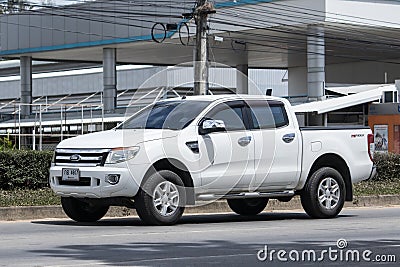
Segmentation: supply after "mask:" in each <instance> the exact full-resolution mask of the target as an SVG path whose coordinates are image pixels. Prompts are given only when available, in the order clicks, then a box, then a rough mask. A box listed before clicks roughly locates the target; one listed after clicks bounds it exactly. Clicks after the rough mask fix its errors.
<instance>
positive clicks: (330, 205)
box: [318, 177, 340, 210]
mask: <svg viewBox="0 0 400 267" xmlns="http://www.w3.org/2000/svg"><path fill="white" fill-rule="evenodd" d="M318 201H319V204H320V205H321V206H323V207H325V208H326V209H328V210H332V209H334V208H336V206H337V205H338V204H339V201H340V187H339V184H338V182H337V181H336V180H335V179H333V178H331V177H327V178H324V179H323V180H322V181H321V182H320V183H319V186H318Z"/></svg>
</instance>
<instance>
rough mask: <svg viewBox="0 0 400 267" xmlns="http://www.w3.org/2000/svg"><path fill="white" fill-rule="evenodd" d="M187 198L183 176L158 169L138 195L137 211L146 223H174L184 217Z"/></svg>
mask: <svg viewBox="0 0 400 267" xmlns="http://www.w3.org/2000/svg"><path fill="white" fill-rule="evenodd" d="M185 199H186V198H185V190H184V184H183V182H182V180H181V178H180V177H179V176H178V175H177V174H176V173H174V172H172V171H168V170H163V171H158V172H156V173H154V174H153V175H151V176H150V177H149V178H148V179H147V180H146V182H145V183H144V184H143V186H142V188H141V189H140V190H139V193H138V194H137V195H136V197H135V205H136V212H137V214H138V215H139V217H140V219H142V220H143V221H144V222H145V223H146V224H149V225H172V224H175V223H177V222H178V220H179V219H180V218H181V217H182V214H183V211H184V210H185V208H184V205H183V204H184V203H185Z"/></svg>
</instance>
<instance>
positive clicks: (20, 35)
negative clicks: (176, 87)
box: [0, 0, 400, 68]
mask: <svg viewBox="0 0 400 267" xmlns="http://www.w3.org/2000/svg"><path fill="white" fill-rule="evenodd" d="M141 1H143V2H145V1H144V0H141ZM141 1H140V0H139V1H135V2H134V3H136V2H141ZM183 2H185V1H183ZM127 3H128V2H127V1H121V0H110V1H95V2H87V3H84V4H78V5H74V6H75V8H76V10H75V13H74V14H71V11H68V9H67V8H68V7H61V8H56V9H50V10H46V9H45V10H43V11H41V13H39V15H38V14H37V13H35V12H37V11H26V12H22V13H20V14H11V15H6V16H2V17H1V18H0V21H1V40H2V42H1V49H0V56H2V57H5V58H18V57H20V56H22V55H31V56H32V58H33V59H36V60H48V61H49V60H50V61H76V62H102V60H103V51H102V49H103V48H105V47H115V48H117V49H118V50H117V61H118V62H119V63H132V64H154V65H174V64H180V63H183V62H191V61H192V60H193V46H192V45H189V46H183V45H182V44H181V43H180V41H179V37H178V33H177V32H176V31H169V32H167V38H166V40H165V42H163V43H161V44H159V43H155V42H153V41H152V38H151V34H150V33H151V31H150V28H151V27H152V25H154V23H156V22H162V23H182V22H184V20H182V19H179V18H171V17H159V16H156V14H157V13H178V14H179V12H177V9H176V8H177V7H176V1H171V3H170V4H169V5H171V6H174V9H172V8H167V7H157V8H154V7H146V6H143V5H142V6H140V8H139V7H137V6H136V7H135V5H133V4H132V5H129V6H128V7H127V8H126V11H127V12H131V14H132V15H134V14H135V12H142V13H143V12H145V13H146V12H147V13H154V15H148V16H147V15H143V16H140V18H141V19H142V21H141V22H138V21H136V20H135V17H133V18H131V17H130V16H131V15H129V16H128V15H127V16H126V17H124V16H115V14H117V13H113V12H116V10H117V9H116V8H117V7H118V6H120V5H122V4H125V5H126V4H127ZM165 3H166V2H165ZM174 3H175V4H174ZM186 3H188V2H186ZM287 5H291V6H294V7H296V8H297V13H298V16H295V14H296V13H294V11H293V9H292V10H291V11H289V8H288V7H287ZM180 6H184V5H183V4H182V5H180ZM81 7H84V8H85V9H86V10H85V13H84V15H83V14H80V13H79V12H80V11H79V8H81ZM178 8H179V7H178ZM216 8H217V14H216V15H214V16H213V17H211V21H212V20H213V19H214V21H215V22H212V23H211V27H212V28H214V29H215V30H211V31H210V33H211V34H216V35H218V36H222V37H224V41H223V42H217V41H214V40H211V39H210V44H211V46H212V51H213V52H212V53H211V55H210V56H211V59H212V60H213V61H216V62H219V63H224V64H226V65H230V66H234V65H237V64H243V62H244V61H245V62H246V63H247V61H248V65H249V67H259V68H260V67H261V68H287V67H297V66H305V65H306V62H307V61H306V52H305V51H306V48H307V38H306V31H307V26H308V25H310V24H324V25H326V26H327V27H326V29H325V37H326V54H327V55H326V64H334V63H341V62H353V61H356V60H357V58H360V57H364V58H368V60H384V59H398V58H400V51H398V49H387V50H386V51H385V52H384V53H383V52H382V44H374V43H373V42H371V39H373V38H375V37H374V36H375V35H377V34H384V35H385V36H387V38H390V36H392V35H393V38H392V39H393V40H395V39H397V36H396V35H395V34H394V33H393V32H392V33H391V32H389V31H388V30H390V29H394V28H400V17H399V16H398V14H399V13H400V3H396V2H393V1H385V0H382V1H379V2H377V1H365V0H364V1H362V0H356V1H343V0H323V1H315V0H282V1H274V0H242V1H228V0H219V1H216ZM244 9H245V10H244ZM246 10H250V11H251V12H252V13H251V14H252V15H251V17H247V18H246V13H245V11H246ZM178 11H179V9H178ZM185 11H187V9H184V8H182V12H185ZM218 11H220V12H218ZM227 12H228V13H227ZM229 12H230V13H229ZM113 14H114V16H113ZM231 14H238V16H234V15H231ZM240 14H244V15H245V16H244V17H243V16H240ZM266 14H270V16H268V18H266ZM99 18H106V20H109V21H107V22H104V21H101V20H99ZM107 18H108V19H107ZM96 19H97V20H96ZM221 21H225V22H226V23H221ZM257 21H259V22H257ZM187 23H188V24H189V26H190V28H191V29H192V28H193V26H194V21H188V22H187ZM239 25H250V26H246V27H243V26H239ZM328 26H329V27H328ZM353 31H354V32H358V34H353ZM192 33H193V32H192V31H191V34H192ZM157 34H158V35H159V34H160V33H159V32H158V33H157ZM255 35H257V36H258V37H255ZM260 35H263V36H260ZM338 35H340V36H341V38H343V40H338V39H335V38H336V37H337V36H338ZM346 38H348V39H359V40H360V41H365V40H369V41H370V43H369V44H368V47H369V48H371V47H372V48H375V49H376V50H375V51H376V52H374V51H373V50H372V52H370V51H368V52H365V51H363V50H362V49H359V47H357V46H356V45H354V44H353V46H350V45H343V43H345V41H344V40H345V39H346ZM376 38H377V40H378V39H379V37H376ZM255 39H257V41H255ZM279 40H281V41H279ZM282 40H290V41H282ZM232 41H239V42H244V43H246V47H245V49H243V48H240V46H236V47H235V46H232ZM192 42H193V40H192ZM244 50H246V51H244ZM338 54H339V55H344V56H341V57H337V56H335V55H338ZM391 61H393V60H391Z"/></svg>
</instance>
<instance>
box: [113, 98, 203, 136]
mask: <svg viewBox="0 0 400 267" xmlns="http://www.w3.org/2000/svg"><path fill="white" fill-rule="evenodd" d="M209 104H210V102H208V101H191V100H181V101H162V102H158V103H156V104H155V105H152V106H149V107H147V108H145V109H144V110H142V111H141V112H139V113H138V114H136V115H134V116H133V117H131V118H130V119H128V120H127V121H125V122H124V123H123V124H122V125H120V126H119V127H118V128H119V129H170V130H181V129H183V128H185V127H186V126H188V125H189V124H190V123H191V122H192V121H193V120H194V119H195V118H196V117H197V116H198V115H199V114H200V112H201V111H203V109H204V108H205V107H207V106H208V105H209Z"/></svg>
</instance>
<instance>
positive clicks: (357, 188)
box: [0, 179, 400, 207]
mask: <svg viewBox="0 0 400 267" xmlns="http://www.w3.org/2000/svg"><path fill="white" fill-rule="evenodd" d="M399 194H400V179H396V180H386V181H364V182H361V183H358V184H356V185H354V195H355V196H375V195H399ZM46 205H60V197H58V196H56V195H55V194H54V193H53V191H52V190H51V189H50V188H43V189H38V190H29V189H17V190H12V191H5V190H0V207H10V206H46Z"/></svg>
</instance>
